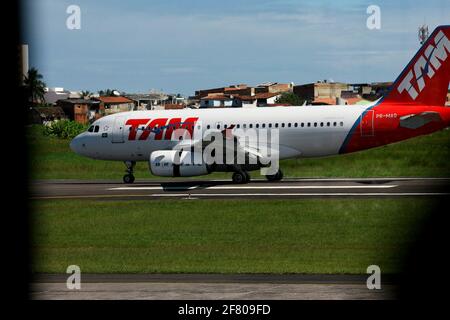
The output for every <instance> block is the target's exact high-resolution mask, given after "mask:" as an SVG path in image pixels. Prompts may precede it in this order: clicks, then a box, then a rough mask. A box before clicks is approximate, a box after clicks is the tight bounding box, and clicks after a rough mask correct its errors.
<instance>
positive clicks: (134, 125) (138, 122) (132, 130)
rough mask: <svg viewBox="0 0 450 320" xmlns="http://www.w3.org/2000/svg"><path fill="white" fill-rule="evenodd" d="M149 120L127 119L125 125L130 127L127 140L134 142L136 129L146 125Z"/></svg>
mask: <svg viewBox="0 0 450 320" xmlns="http://www.w3.org/2000/svg"><path fill="white" fill-rule="evenodd" d="M149 120H150V119H128V120H127V122H126V123H125V125H130V126H131V127H130V133H129V134H128V140H136V132H137V130H136V129H137V128H138V127H139V126H140V125H141V124H147V122H149Z"/></svg>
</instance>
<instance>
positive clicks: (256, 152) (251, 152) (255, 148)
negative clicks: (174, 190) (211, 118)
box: [173, 125, 278, 160]
mask: <svg viewBox="0 0 450 320" xmlns="http://www.w3.org/2000/svg"><path fill="white" fill-rule="evenodd" d="M233 129H234V125H232V126H230V127H229V128H227V129H224V130H222V131H220V133H221V137H222V144H223V147H224V152H225V151H227V150H228V149H230V146H233V149H234V150H236V151H238V152H242V153H244V154H245V155H246V156H248V157H249V158H253V159H254V160H261V159H264V158H265V157H266V156H265V154H267V153H270V154H271V155H273V154H274V153H275V152H278V149H274V148H271V149H269V150H266V149H267V148H265V146H261V143H260V144H259V145H258V143H257V142H256V141H252V140H250V141H249V140H247V141H245V139H244V137H242V136H239V135H236V134H234V132H233ZM217 133H218V131H211V133H210V134H209V135H206V136H205V137H204V138H203V139H202V140H184V141H180V142H179V143H178V144H177V145H175V146H174V147H173V149H174V150H181V149H183V150H189V149H191V148H199V147H201V150H202V151H203V150H204V149H205V148H206V147H207V146H208V145H209V144H211V143H212V142H213V140H212V139H211V136H214V137H217ZM227 140H228V141H233V140H234V143H230V142H228V143H227ZM261 147H264V148H265V149H264V152H263V151H262V150H260V148H261ZM231 151H232V150H231Z"/></svg>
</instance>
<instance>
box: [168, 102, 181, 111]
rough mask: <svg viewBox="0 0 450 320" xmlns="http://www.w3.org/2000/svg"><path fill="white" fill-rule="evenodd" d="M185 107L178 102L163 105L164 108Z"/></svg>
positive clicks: (175, 108)
mask: <svg viewBox="0 0 450 320" xmlns="http://www.w3.org/2000/svg"><path fill="white" fill-rule="evenodd" d="M184 108H186V105H184V104H180V103H166V104H165V105H164V110H177V109H184Z"/></svg>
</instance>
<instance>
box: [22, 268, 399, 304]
mask: <svg viewBox="0 0 450 320" xmlns="http://www.w3.org/2000/svg"><path fill="white" fill-rule="evenodd" d="M68 276H69V275H66V274H40V275H36V277H35V279H34V281H33V283H32V285H31V292H30V295H31V299H36V300H59V299H64V300H65V299H151V300H160V299H164V300H171V299H177V300H178V299H179V300H203V299H207V300H223V299H230V300H234V299H236V300H247V299H251V300H258V299H264V300H278V299H280V300H309V299H318V300H320V299H325V300H331V299H337V300H340V299H352V300H391V299H395V298H396V297H397V291H398V289H397V285H396V279H395V277H392V276H391V277H389V276H382V278H381V289H379V290H369V289H368V288H367V285H366V281H367V277H368V276H367V275H301V274H287V275H273V274H241V275H222V274H82V275H81V289H80V290H76V289H75V290H70V289H68V288H67V285H66V280H67V277H68Z"/></svg>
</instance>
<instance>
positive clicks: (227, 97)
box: [200, 92, 281, 108]
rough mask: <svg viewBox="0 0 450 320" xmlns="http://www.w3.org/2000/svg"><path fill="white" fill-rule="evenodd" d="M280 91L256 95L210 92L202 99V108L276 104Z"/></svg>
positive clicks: (250, 106) (251, 106) (249, 106)
mask: <svg viewBox="0 0 450 320" xmlns="http://www.w3.org/2000/svg"><path fill="white" fill-rule="evenodd" d="M280 96H281V94H279V93H269V92H265V93H259V94H254V95H238V94H210V95H208V96H206V97H203V98H201V99H200V108H254V107H262V106H267V105H271V104H275V103H276V101H277V99H278V98H279V97H280Z"/></svg>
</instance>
